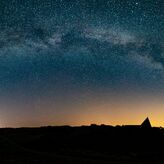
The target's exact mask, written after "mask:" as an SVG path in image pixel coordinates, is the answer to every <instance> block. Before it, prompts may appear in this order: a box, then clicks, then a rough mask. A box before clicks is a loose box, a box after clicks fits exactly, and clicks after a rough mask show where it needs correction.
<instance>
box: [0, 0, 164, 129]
mask: <svg viewBox="0 0 164 164" xmlns="http://www.w3.org/2000/svg"><path fill="white" fill-rule="evenodd" d="M0 7H1V10H0V11H1V12H0V18H1V20H0V120H1V124H0V125H1V126H2V127H4V126H40V125H49V124H51V125H63V124H69V125H81V124H90V123H97V124H112V125H117V124H120V125H122V124H138V123H139V124H140V123H141V122H142V121H143V119H144V118H145V117H147V116H149V117H150V119H151V121H152V124H153V125H154V126H164V123H163V122H162V121H163V119H164V115H163V114H164V112H163V109H164V108H163V107H164V104H163V101H162V99H163V97H164V31H163V29H164V11H163V7H164V2H163V1H162V0H157V1H155V2H154V1H153V0H150V1H146V0H144V1H139V0H132V1H130V0H126V1H124V2H122V1H121V0H118V1H117V2H116V1H115V0H101V1H100V0H91V1H87V0H84V1H80V0H74V1H73V0H72V1H71V0H70V1H66V0H46V1H43V0H38V1H33V0H29V1H26V2H19V1H18V0H10V1H9V0H2V2H1V6H0Z"/></svg>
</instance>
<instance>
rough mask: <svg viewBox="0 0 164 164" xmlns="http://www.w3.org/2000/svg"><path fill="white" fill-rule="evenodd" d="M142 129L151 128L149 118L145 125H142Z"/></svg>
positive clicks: (144, 122)
mask: <svg viewBox="0 0 164 164" xmlns="http://www.w3.org/2000/svg"><path fill="white" fill-rule="evenodd" d="M141 127H142V128H151V123H150V121H149V118H148V117H147V118H146V119H145V120H144V121H143V123H142V124H141Z"/></svg>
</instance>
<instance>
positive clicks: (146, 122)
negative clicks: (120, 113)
mask: <svg viewBox="0 0 164 164" xmlns="http://www.w3.org/2000/svg"><path fill="white" fill-rule="evenodd" d="M124 127H129V128H151V127H152V126H151V123H150V121H149V118H148V117H147V118H146V119H145V120H144V121H143V122H142V124H141V125H124Z"/></svg>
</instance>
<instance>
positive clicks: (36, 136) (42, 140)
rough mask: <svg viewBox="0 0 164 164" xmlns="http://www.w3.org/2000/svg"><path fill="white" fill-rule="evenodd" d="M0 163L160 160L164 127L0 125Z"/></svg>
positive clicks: (163, 160) (117, 163) (95, 163)
mask: <svg viewBox="0 0 164 164" xmlns="http://www.w3.org/2000/svg"><path fill="white" fill-rule="evenodd" d="M0 163H6V164H8V163H9V164H10V163H11V164H29V163H30V164H42V163H47V164H48V163H57V164H67V163H68V164H74V163H77V164H87V163H89V164H103V163H104V164H107V163H108V164H120V163H121V164H127V163H129V164H142V163H155V164H158V163H164V129H161V128H143V127H140V126H138V127H137V126H117V127H112V126H105V125H101V126H96V125H92V126H82V127H69V126H61V127H40V128H17V129H12V128H5V129H0Z"/></svg>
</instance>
